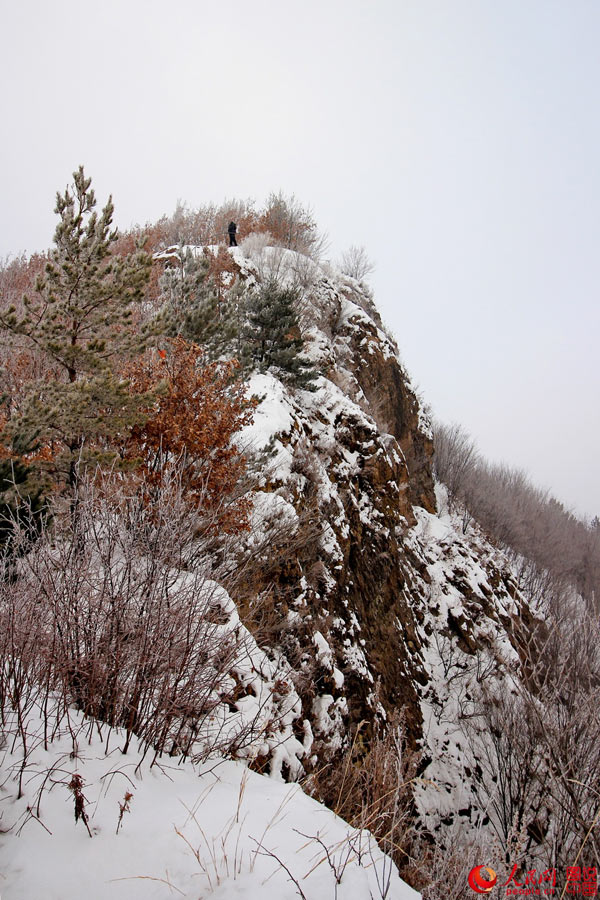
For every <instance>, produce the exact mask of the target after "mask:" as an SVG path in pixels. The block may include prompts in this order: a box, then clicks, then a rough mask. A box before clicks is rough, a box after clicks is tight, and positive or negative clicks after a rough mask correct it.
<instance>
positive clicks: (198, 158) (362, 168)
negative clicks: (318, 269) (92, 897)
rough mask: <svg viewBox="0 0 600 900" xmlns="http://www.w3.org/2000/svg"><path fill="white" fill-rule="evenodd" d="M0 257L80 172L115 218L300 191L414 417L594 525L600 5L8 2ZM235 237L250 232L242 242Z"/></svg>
mask: <svg viewBox="0 0 600 900" xmlns="http://www.w3.org/2000/svg"><path fill="white" fill-rule="evenodd" d="M0 11H1V14H2V19H1V21H2V31H3V38H4V40H3V47H2V55H1V56H0V83H1V85H2V87H1V89H0V97H1V100H0V104H1V111H2V115H1V122H2V129H3V140H2V142H1V143H0V162H1V165H0V198H1V208H2V215H1V216H0V255H2V256H6V255H8V254H16V253H19V252H20V251H23V250H26V251H32V250H39V249H45V248H47V247H48V246H49V245H50V243H51V240H52V234H53V231H54V225H55V216H54V215H53V212H52V210H53V206H54V197H55V192H56V191H57V190H58V189H61V190H62V189H64V187H65V185H66V184H67V183H68V182H69V181H70V177H71V173H72V171H73V170H74V169H75V168H76V167H77V166H78V165H79V164H80V163H82V164H84V165H85V168H86V172H87V173H88V174H89V175H91V176H92V178H93V182H94V186H95V188H96V192H97V196H98V199H99V201H100V202H101V203H103V202H104V201H105V199H106V197H107V195H108V194H109V193H112V194H113V198H114V202H115V206H116V221H117V223H118V224H119V225H120V226H121V227H128V226H129V225H131V224H133V223H136V222H138V223H144V222H146V221H153V220H156V219H158V218H159V217H160V216H161V215H163V214H164V213H172V212H173V211H174V209H175V205H176V203H177V201H178V200H181V201H183V202H186V203H187V204H188V205H189V206H190V207H194V206H198V205H200V204H204V203H207V202H210V201H214V202H216V203H220V202H222V201H223V200H224V199H226V198H232V197H237V198H242V199H245V198H253V199H255V200H256V202H257V204H258V205H260V204H262V203H263V202H264V201H265V199H266V197H267V196H268V194H269V193H270V192H271V191H279V190H280V189H281V190H282V191H283V192H285V193H287V194H292V193H293V194H295V195H296V197H297V198H298V199H299V200H300V201H301V202H303V203H304V204H306V205H309V206H311V208H312V211H313V214H314V216H315V218H316V220H317V221H318V223H319V225H320V227H321V229H322V230H324V231H326V232H328V234H329V238H330V247H329V251H328V255H329V256H330V257H331V258H332V259H335V258H336V257H337V256H339V255H340V254H341V252H342V251H343V250H345V249H347V248H348V246H349V245H351V244H354V245H361V244H362V245H364V246H365V248H366V250H367V252H368V254H369V255H370V256H371V257H372V258H373V260H374V261H375V263H376V270H375V272H374V274H373V275H372V276H371V283H372V285H373V287H374V288H375V291H376V299H377V302H378V305H379V308H380V309H381V311H382V315H383V317H384V319H385V321H386V323H387V324H388V326H389V327H390V328H391V329H392V331H393V332H394V333H395V335H396V336H397V338H398V341H399V344H400V348H401V352H402V356H403V360H404V362H405V364H406V366H407V368H408V370H409V372H410V373H411V375H412V377H413V380H414V382H415V383H416V384H417V385H418V386H419V388H420V390H421V392H422V395H423V398H424V400H425V402H426V403H428V404H430V406H431V407H432V409H433V412H434V413H435V414H436V415H437V416H438V417H440V418H441V419H443V420H445V421H457V422H460V423H462V424H463V425H464V426H465V427H466V428H467V429H468V430H469V431H470V432H471V433H472V435H473V436H474V437H475V438H476V440H477V442H478V444H479V446H480V448H481V449H482V451H483V452H484V454H485V455H486V456H487V457H488V458H490V459H492V460H494V461H500V460H504V461H506V462H509V463H510V464H512V465H516V466H522V467H524V468H525V469H526V470H527V471H528V473H529V475H530V477H531V478H532V480H533V481H534V482H535V483H537V484H540V485H541V486H546V487H550V488H551V489H552V491H553V492H554V494H555V495H556V496H557V497H558V498H559V499H561V500H562V501H563V502H564V503H565V504H566V505H567V506H569V507H573V508H574V509H575V510H576V511H577V512H579V513H581V514H587V515H590V516H591V515H595V514H600V479H599V478H598V475H597V464H598V459H599V458H600V423H599V414H598V386H599V385H598V381H599V379H598V366H597V340H598V333H599V328H598V326H599V324H600V322H599V318H600V313H599V310H598V296H597V295H598V284H599V274H600V273H599V268H600V253H599V252H598V245H599V238H600V221H599V200H600V175H599V165H598V159H599V157H600V118H599V116H598V108H599V103H598V100H599V97H598V95H599V93H600V59H599V55H598V52H597V47H598V44H599V41H600V4H598V3H597V2H595V0H569V2H568V3H565V2H564V0H527V2H523V0H503V2H502V3H498V2H497V0H471V2H469V0H453V2H449V0H393V2H392V0H371V2H369V3H367V2H365V0H360V2H357V0H344V2H341V0H340V2H338V0H320V2H316V0H305V2H303V3H301V4H299V3H286V2H285V0H280V2H274V0H263V2H261V0H254V2H252V3H250V2H248V0H228V2H227V3H222V4H217V3H214V2H210V3H207V2H204V0H195V2H187V0H183V2H180V3H178V4H177V5H176V6H173V7H172V8H167V6H166V5H165V4H163V3H157V2H154V0H144V2H141V0H121V2H119V3H117V2H113V0H103V2H102V3H101V4H100V3H94V4H91V3H86V2H82V0H79V2H77V3H76V2H72V0H55V2H53V3H42V2H31V0H21V2H20V3H19V4H18V5H17V4H14V3H8V2H7V0H2V2H1V10H0ZM242 237H243V236H242Z"/></svg>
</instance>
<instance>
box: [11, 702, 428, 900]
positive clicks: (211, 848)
mask: <svg viewBox="0 0 600 900" xmlns="http://www.w3.org/2000/svg"><path fill="white" fill-rule="evenodd" d="M31 722H32V725H31V727H30V732H31V734H30V742H31V743H30V746H31V747H34V748H35V749H32V750H31V751H30V753H29V756H28V759H27V767H26V769H25V773H24V778H23V792H24V793H23V796H22V797H21V798H20V799H17V790H18V774H19V772H18V770H19V766H20V762H21V760H22V758H23V754H22V751H21V749H20V747H19V746H16V747H14V748H13V746H12V744H11V743H10V742H6V744H5V746H4V748H3V750H2V755H3V757H4V758H3V759H2V760H1V762H2V773H3V780H2V784H1V787H0V798H1V799H0V810H1V819H0V828H1V829H2V832H3V833H2V834H1V836H0V895H1V897H2V900H33V898H44V900H81V898H86V900H104V898H111V900H120V898H123V900H125V898H126V900H138V898H139V900H142V898H143V900H154V898H156V900H159V898H160V900H162V898H165V900H167V898H173V897H184V898H187V900H199V898H203V897H212V898H216V900H217V898H230V897H235V898H247V900H255V898H259V897H260V898H264V896H265V892H269V894H270V895H271V896H273V897H276V898H278V900H292V898H295V897H305V898H306V900H328V898H338V900H371V898H373V900H377V898H380V897H387V898H388V900H416V898H418V896H419V895H418V894H416V893H415V891H413V890H412V889H411V888H409V887H408V886H407V885H406V884H404V882H402V881H401V880H400V878H399V877H398V874H397V872H396V870H395V867H394V866H393V864H392V863H391V862H390V860H389V859H388V858H387V857H385V856H383V854H382V853H381V852H380V851H379V849H378V848H377V846H376V844H375V842H374V840H373V839H372V838H371V837H370V835H369V834H368V833H367V832H362V833H361V832H358V831H356V830H353V829H352V828H350V827H349V826H348V825H347V824H346V823H345V822H343V821H342V820H341V819H339V818H338V817H337V816H335V815H334V814H333V813H332V812H331V811H330V810H328V809H327V808H325V807H324V806H322V805H321V804H319V803H317V802H316V801H314V800H312V799H311V798H310V797H308V796H307V795H306V794H304V793H303V791H302V789H301V787H300V786H299V785H298V784H284V783H282V782H281V781H277V780H274V779H272V778H267V777H265V776H262V775H258V774H256V773H254V772H251V771H249V770H248V769H247V768H245V767H244V765H243V764H242V763H239V762H231V761H229V762H225V761H220V762H217V763H216V764H215V763H214V762H213V763H212V764H210V765H208V764H205V765H204V767H203V768H202V769H200V770H197V769H195V768H194V767H193V766H192V764H191V763H185V764H183V765H177V762H176V760H173V759H169V758H163V759H162V760H160V761H159V764H156V765H154V766H152V767H151V765H150V763H151V758H150V757H147V758H146V759H145V760H143V761H141V762H140V757H139V755H137V754H136V752H135V750H130V751H129V753H128V754H126V755H123V754H122V753H121V750H120V745H121V744H122V739H123V736H122V735H120V734H119V733H118V732H117V731H114V730H113V731H112V732H111V734H110V739H109V741H108V747H107V741H106V737H107V735H106V731H105V733H104V735H103V737H101V736H100V735H99V734H98V731H97V729H95V728H94V727H92V729H91V731H92V733H91V737H90V727H89V723H87V724H86V723H84V722H83V721H82V719H81V718H80V717H79V716H78V715H77V714H73V716H72V727H73V730H74V733H75V735H76V738H75V740H73V738H72V737H71V736H70V734H69V733H68V730H67V732H66V733H63V734H62V735H61V736H60V737H59V738H57V739H56V740H55V741H54V742H53V743H52V744H50V746H49V749H48V750H44V749H43V745H42V742H41V741H40V734H41V729H40V727H39V721H38V722H37V728H34V727H33V726H34V725H35V717H33V718H32V720H31ZM33 731H37V737H34V734H33ZM36 743H37V744H38V746H37V747H35V744H36ZM74 747H75V748H76V750H75V754H74V752H73V751H74ZM74 774H78V775H79V776H81V779H82V790H83V794H84V796H85V804H84V811H85V813H86V815H87V818H88V825H89V829H90V831H91V835H92V836H91V837H90V835H89V834H88V830H87V828H86V824H85V822H84V821H82V819H81V818H80V819H79V821H78V822H77V823H76V822H75V817H74V811H75V798H74V795H73V792H72V790H70V789H69V785H70V784H72V779H73V775H74ZM127 794H129V795H131V797H130V799H129V801H128V804H127V806H128V809H127V810H125V811H123V813H122V814H120V810H121V808H122V807H123V806H124V805H125V800H126V795H127ZM117 829H118V833H117Z"/></svg>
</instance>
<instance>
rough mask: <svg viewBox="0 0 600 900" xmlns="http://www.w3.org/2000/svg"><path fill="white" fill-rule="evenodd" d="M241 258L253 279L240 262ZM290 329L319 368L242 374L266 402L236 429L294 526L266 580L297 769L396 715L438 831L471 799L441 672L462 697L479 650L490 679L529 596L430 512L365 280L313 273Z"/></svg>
mask: <svg viewBox="0 0 600 900" xmlns="http://www.w3.org/2000/svg"><path fill="white" fill-rule="evenodd" d="M240 265H241V268H242V271H243V272H244V274H245V277H252V265H251V264H250V263H247V262H246V261H243V260H240ZM302 326H303V336H304V339H305V346H306V349H307V352H309V354H310V356H311V358H312V360H313V362H314V363H315V366H316V367H317V368H318V369H319V371H320V372H321V373H322V375H321V377H320V378H319V380H318V382H317V387H316V390H315V391H314V392H308V391H302V390H297V391H294V390H291V389H289V388H287V387H285V386H284V385H282V384H281V382H279V381H277V379H276V378H275V377H274V376H273V375H271V374H267V375H260V376H254V377H253V379H252V382H251V389H252V390H253V392H255V393H256V394H257V395H258V396H260V397H262V401H261V403H260V405H259V407H258V409H257V411H256V418H255V423H254V425H253V426H251V427H250V428H249V429H248V430H247V434H246V435H245V439H246V440H248V441H249V442H250V443H252V444H254V445H255V446H256V447H257V448H258V449H262V448H265V447H268V448H269V453H270V454H271V455H270V458H269V459H270V461H269V463H268V468H267V469H266V470H264V473H263V481H262V490H261V492H260V493H259V496H260V503H259V504H258V506H259V510H260V516H261V517H262V518H263V520H265V516H266V519H269V515H270V516H271V519H270V521H272V522H276V523H281V521H282V520H283V519H286V521H288V522H289V527H290V528H291V529H292V531H293V533H294V535H295V537H294V539H293V540H291V539H290V540H289V541H288V544H289V546H291V547H293V549H292V551H291V552H290V553H289V554H288V555H287V557H285V559H282V561H281V563H280V564H279V567H278V568H277V567H276V568H275V569H274V568H273V565H272V559H271V561H270V563H269V566H270V568H269V570H268V574H267V575H265V581H264V584H265V590H267V589H268V591H269V592H270V594H269V596H271V597H272V602H273V605H274V608H275V618H276V620H277V622H278V623H279V625H280V627H279V631H278V637H277V639H276V644H277V652H279V653H282V654H283V655H284V656H285V658H286V659H287V660H288V663H289V666H290V670H291V673H290V678H291V680H292V681H293V682H294V684H295V687H296V690H297V691H298V694H299V696H300V697H301V698H302V704H303V710H302V715H303V717H304V719H305V722H304V725H303V728H304V731H306V729H307V728H308V729H309V730H310V732H311V734H312V735H313V737H314V740H313V742H312V744H311V748H310V752H308V753H307V756H306V759H305V767H306V769H307V770H310V769H311V768H319V767H320V766H322V765H323V763H324V762H327V761H332V760H335V758H336V756H337V754H339V753H340V752H342V751H343V750H344V748H346V747H348V745H349V744H350V743H351V742H352V740H353V737H354V735H355V734H356V729H357V728H358V724H359V723H362V724H361V739H364V740H365V741H368V739H369V735H370V734H371V733H372V732H373V729H374V726H375V723H376V722H377V721H379V722H383V721H385V720H390V719H391V718H392V716H393V715H394V714H395V713H396V712H397V711H401V712H402V714H403V718H404V722H405V728H406V736H407V739H408V742H409V744H410V746H411V747H412V748H413V749H415V750H417V751H418V752H419V754H420V757H421V768H422V769H423V770H424V771H426V772H427V780H426V781H424V782H423V783H428V784H431V783H432V782H434V781H435V782H436V783H438V782H440V783H443V784H444V785H445V788H444V789H445V794H446V795H447V799H445V800H444V802H437V801H436V803H435V804H434V806H435V812H434V813H432V812H431V810H430V806H431V804H430V802H429V800H428V799H427V797H426V796H425V795H423V796H421V795H419V792H418V791H417V797H416V799H417V801H418V803H419V804H420V809H421V812H422V815H423V816H424V818H425V819H426V820H427V824H428V826H429V827H431V828H432V829H434V828H435V827H436V823H437V824H439V822H440V821H441V818H443V819H444V820H445V821H446V822H447V821H453V820H454V817H460V815H461V813H460V812H459V811H460V810H463V813H462V814H463V815H466V813H465V812H464V811H465V810H468V811H469V813H468V815H469V816H471V812H470V811H471V810H472V809H474V808H475V803H474V801H473V797H472V796H469V795H468V791H466V790H464V789H463V788H459V787H458V786H459V785H460V784H461V782H462V780H466V781H468V779H466V777H465V773H464V769H463V768H461V767H463V766H464V765H465V763H464V759H463V756H464V754H463V753H462V750H461V747H462V744H461V741H462V738H461V732H460V728H455V727H454V726H452V727H448V728H443V727H442V726H441V725H440V723H443V722H446V721H447V719H448V718H450V719H452V718H454V719H455V720H456V721H459V718H460V716H459V711H457V710H455V709H454V708H453V707H452V702H453V701H452V700H451V694H450V692H449V691H448V689H447V687H446V686H445V685H444V678H445V677H447V676H448V673H450V676H451V678H453V679H459V680H460V679H463V680H462V681H461V682H460V683H461V685H463V686H464V694H465V695H466V696H467V697H469V696H472V692H471V689H470V688H469V687H468V686H467V685H469V684H470V683H471V682H470V681H469V679H472V678H476V677H477V671H478V670H479V667H480V666H481V665H483V663H482V662H481V660H482V659H483V658H484V657H485V659H486V660H487V662H486V663H485V666H486V667H487V668H486V671H487V672H488V673H489V672H491V673H493V676H490V677H493V678H495V679H497V682H498V685H499V688H498V689H499V690H502V689H503V688H502V684H503V678H504V677H505V676H506V673H507V672H508V671H509V670H510V669H511V667H514V665H515V661H516V660H517V659H518V656H517V653H516V650H515V646H516V642H515V638H514V634H513V632H514V628H513V623H514V621H515V620H516V619H517V618H519V617H521V618H522V614H523V611H524V609H525V607H524V604H523V601H522V598H520V596H519V594H518V592H517V591H516V588H515V586H514V584H513V583H512V582H511V579H510V574H509V573H508V571H507V568H506V565H505V563H504V562H503V560H502V558H501V555H500V554H498V553H496V552H495V551H494V550H493V548H491V547H490V546H489V544H487V543H486V542H485V539H484V538H483V537H482V536H480V537H479V538H478V541H479V543H477V542H476V543H475V544H474V543H473V540H472V539H469V540H468V539H467V538H465V537H463V536H462V535H460V534H459V531H458V529H457V528H456V527H455V526H454V525H453V524H452V522H451V521H450V520H449V519H448V517H445V518H444V519H443V520H442V519H440V518H439V517H438V516H437V515H436V509H437V503H436V494H435V490H434V481H433V475H432V466H431V461H432V452H433V451H432V438H431V433H430V430H429V425H428V422H427V419H426V417H425V416H424V415H423V412H422V410H421V409H420V405H419V401H418V398H417V397H416V395H415V392H414V390H413V388H412V386H411V384H410V380H409V378H408V376H407V374H406V372H405V371H404V369H403V367H402V365H401V363H400V361H399V359H398V351H397V347H396V345H395V343H394V342H393V340H391V339H390V338H389V336H388V335H387V334H386V333H385V332H384V331H383V329H382V327H381V322H380V320H379V317H378V315H377V313H376V310H375V309H374V307H373V303H372V298H371V296H370V294H369V293H368V291H366V290H365V289H364V288H363V287H362V286H361V285H359V284H357V282H355V281H353V280H352V279H348V278H344V277H343V276H340V275H339V274H338V275H337V276H334V275H333V274H332V273H323V272H321V271H317V272H316V273H315V274H314V277H313V279H312V281H311V282H310V284H308V285H305V289H304V297H303V301H302ZM268 510H271V512H270V513H268ZM267 530H268V529H267ZM274 533H275V532H274ZM302 535H304V539H303V538H302ZM474 672H475V674H473V673H474ZM450 676H448V677H450ZM464 702H469V701H464ZM436 789H437V788H436ZM421 794H423V792H422V791H421ZM436 817H437V818H436ZM440 817H441V818H440ZM472 824H473V823H472Z"/></svg>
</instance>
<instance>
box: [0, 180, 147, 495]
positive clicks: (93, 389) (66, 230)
mask: <svg viewBox="0 0 600 900" xmlns="http://www.w3.org/2000/svg"><path fill="white" fill-rule="evenodd" d="M73 178H74V183H73V185H72V187H71V188H67V189H66V190H65V192H64V194H60V193H59V194H57V199H56V208H55V212H56V213H57V214H58V215H59V216H60V221H59V223H58V225H57V228H56V231H55V235H54V243H55V247H54V249H53V250H52V251H51V253H50V259H49V262H48V263H47V265H46V269H45V273H44V275H43V276H41V277H40V278H39V279H38V281H37V283H36V289H35V293H34V295H33V296H32V297H24V298H23V304H24V313H23V314H18V313H17V310H16V309H15V307H14V306H13V307H11V308H9V309H8V310H7V311H6V312H4V313H2V314H0V327H1V328H3V329H4V330H7V331H8V332H10V333H12V334H13V335H15V336H21V337H23V338H25V339H26V340H27V342H28V343H29V344H30V346H31V347H32V349H34V350H35V351H37V352H38V353H40V354H41V355H42V356H43V358H44V359H45V360H46V361H47V363H48V365H49V366H50V368H51V369H52V371H53V373H54V375H55V377H54V378H53V379H46V380H45V381H43V382H39V383H36V384H31V385H30V390H29V394H28V397H27V400H26V401H25V403H24V405H23V408H22V410H21V412H20V414H19V415H17V416H15V417H13V418H12V419H11V421H10V422H9V423H8V425H7V429H6V431H7V434H8V435H9V436H13V437H14V436H16V435H19V436H20V439H21V440H25V442H27V438H28V436H34V435H35V437H36V440H37V442H38V444H42V445H44V446H45V447H46V448H47V453H46V457H47V459H46V465H47V467H48V468H50V469H52V470H53V472H54V474H55V475H56V476H57V477H59V479H60V480H61V481H66V482H67V483H68V484H69V485H70V486H71V487H72V488H73V487H75V485H76V483H77V480H78V472H79V467H80V465H81V464H82V463H84V462H85V461H86V460H90V459H91V460H92V461H98V460H101V459H106V458H108V459H109V460H111V459H112V460H114V459H115V458H118V453H117V452H116V451H115V450H111V448H110V446H109V445H110V443H112V442H113V441H114V439H115V438H116V439H117V441H118V439H119V436H120V435H121V434H123V433H125V432H126V431H128V429H129V428H130V427H131V425H132V424H134V423H135V422H137V421H139V417H140V415H141V410H142V409H143V408H144V405H147V403H146V404H145V401H144V398H140V397H139V396H136V395H134V394H132V392H131V391H130V390H129V389H128V385H127V383H126V381H124V380H123V379H122V378H121V377H120V376H119V374H118V366H119V365H120V364H121V362H122V361H123V360H124V359H127V358H131V357H132V356H134V355H136V354H138V353H140V352H141V351H142V350H143V349H144V346H145V335H144V334H140V333H139V331H138V330H137V329H136V327H135V323H134V317H133V312H134V309H135V306H136V304H138V303H139V302H140V301H141V300H142V298H143V296H144V291H145V288H146V285H147V283H148V279H149V276H150V268H151V265H152V260H151V257H150V256H149V255H148V254H147V253H144V252H143V251H142V250H141V248H140V249H138V250H136V251H135V252H134V253H132V254H130V255H129V256H127V257H122V256H118V255H116V254H113V253H112V252H111V249H112V245H113V244H114V242H115V241H116V240H117V231H116V230H113V229H112V227H111V226H112V217H113V209H114V208H113V204H112V199H111V198H109V200H108V202H107V204H106V206H105V207H104V209H103V210H102V212H101V213H100V215H98V213H97V212H96V211H95V207H96V198H95V195H94V191H93V190H92V188H91V179H90V178H86V177H85V174H84V171H83V167H80V168H79V169H78V171H76V172H75V173H74V175H73Z"/></svg>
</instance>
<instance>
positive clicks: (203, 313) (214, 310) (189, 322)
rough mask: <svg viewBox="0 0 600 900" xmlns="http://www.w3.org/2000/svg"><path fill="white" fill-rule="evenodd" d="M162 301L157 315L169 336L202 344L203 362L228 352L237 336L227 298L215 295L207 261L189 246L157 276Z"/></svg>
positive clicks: (182, 249) (215, 358) (180, 251)
mask: <svg viewBox="0 0 600 900" xmlns="http://www.w3.org/2000/svg"><path fill="white" fill-rule="evenodd" d="M160 289H161V294H162V298H163V301H164V306H163V309H162V310H161V314H160V317H161V319H162V320H163V322H164V325H163V328H164V332H165V333H166V334H167V335H168V336H169V337H182V338H184V340H186V341H190V342H192V343H194V344H197V345H198V346H199V347H201V348H202V356H203V360H204V362H213V361H215V360H218V359H219V358H221V357H222V356H224V355H227V354H228V353H232V352H233V350H234V346H235V340H236V337H237V329H236V322H235V317H234V316H233V315H230V312H231V310H230V309H229V303H228V299H227V298H226V297H224V296H221V297H219V296H218V294H217V291H216V289H215V285H214V283H213V280H212V278H211V277H210V263H209V260H208V258H207V257H206V256H205V255H204V254H202V255H200V256H199V255H197V254H196V253H194V252H193V251H192V250H190V248H183V247H182V248H180V250H179V252H178V258H177V265H174V266H171V267H170V268H168V269H166V270H165V272H164V274H163V276H162V278H161V279H160Z"/></svg>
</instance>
